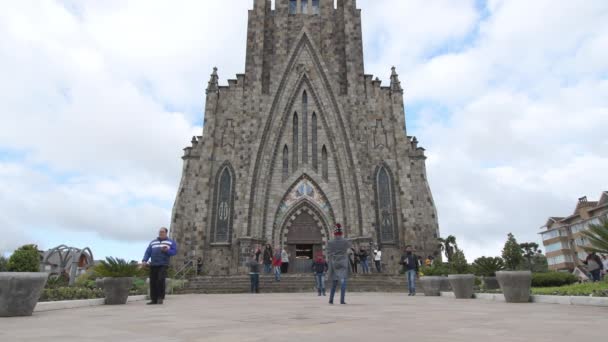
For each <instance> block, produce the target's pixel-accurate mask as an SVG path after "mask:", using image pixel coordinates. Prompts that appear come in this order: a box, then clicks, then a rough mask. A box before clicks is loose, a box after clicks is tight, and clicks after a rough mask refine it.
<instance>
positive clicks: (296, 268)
mask: <svg viewBox="0 0 608 342" xmlns="http://www.w3.org/2000/svg"><path fill="white" fill-rule="evenodd" d="M288 224H289V225H290V226H289V227H288V229H289V231H288V233H287V239H286V241H285V244H286V247H287V252H288V253H289V255H290V258H289V272H293V273H310V272H312V263H313V260H314V258H315V257H316V256H317V255H319V254H322V253H323V234H322V229H323V225H322V223H320V220H319V219H318V218H315V217H314V216H313V213H312V211H310V210H305V209H304V210H298V212H296V217H295V219H294V220H293V221H291V222H290V223H288Z"/></svg>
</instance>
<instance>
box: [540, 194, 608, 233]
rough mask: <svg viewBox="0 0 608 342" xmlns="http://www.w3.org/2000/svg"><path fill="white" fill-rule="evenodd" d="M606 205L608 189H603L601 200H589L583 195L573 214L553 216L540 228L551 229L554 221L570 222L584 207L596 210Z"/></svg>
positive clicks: (607, 205)
mask: <svg viewBox="0 0 608 342" xmlns="http://www.w3.org/2000/svg"><path fill="white" fill-rule="evenodd" d="M606 207H608V191H602V194H601V195H600V199H599V201H589V200H587V196H583V197H581V198H579V199H578V202H577V203H576V208H575V209H574V213H573V214H572V215H570V216H566V217H558V216H551V217H549V219H547V222H546V223H545V225H544V226H542V227H540V229H547V230H550V226H552V225H553V224H554V223H569V222H570V221H571V220H572V219H575V218H577V217H580V210H581V209H582V208H588V209H587V211H595V210H598V209H602V208H606Z"/></svg>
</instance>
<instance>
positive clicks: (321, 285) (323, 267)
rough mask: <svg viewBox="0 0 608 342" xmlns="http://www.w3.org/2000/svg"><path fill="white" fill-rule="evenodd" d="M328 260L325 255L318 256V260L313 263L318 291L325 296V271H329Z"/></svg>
mask: <svg viewBox="0 0 608 342" xmlns="http://www.w3.org/2000/svg"><path fill="white" fill-rule="evenodd" d="M327 269H328V266H327V262H326V261H325V260H324V259H323V255H322V254H320V255H319V256H317V260H315V262H313V263H312V271H313V272H314V273H315V281H316V283H317V291H318V292H319V296H321V295H323V296H325V273H326V272H327Z"/></svg>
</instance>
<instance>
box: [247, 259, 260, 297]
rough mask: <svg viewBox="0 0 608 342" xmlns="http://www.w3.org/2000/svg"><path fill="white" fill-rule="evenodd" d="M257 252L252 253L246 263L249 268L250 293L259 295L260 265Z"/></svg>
mask: <svg viewBox="0 0 608 342" xmlns="http://www.w3.org/2000/svg"><path fill="white" fill-rule="evenodd" d="M258 256H259V254H258V252H255V253H252V254H251V257H250V259H249V262H247V267H248V268H249V279H250V280H251V293H260V263H259V261H258V260H256V259H257V257H258Z"/></svg>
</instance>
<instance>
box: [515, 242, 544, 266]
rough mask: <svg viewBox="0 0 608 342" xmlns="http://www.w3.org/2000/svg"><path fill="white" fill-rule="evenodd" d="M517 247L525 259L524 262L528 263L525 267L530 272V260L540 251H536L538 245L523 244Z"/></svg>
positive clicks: (533, 243)
mask: <svg viewBox="0 0 608 342" xmlns="http://www.w3.org/2000/svg"><path fill="white" fill-rule="evenodd" d="M519 247H520V248H521V249H522V253H523V256H524V258H526V260H527V261H528V264H527V265H526V266H527V268H529V269H530V271H532V265H533V264H532V258H533V257H534V256H535V255H536V254H537V253H539V252H540V250H539V249H538V244H537V243H536V242H524V243H520V244H519Z"/></svg>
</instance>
